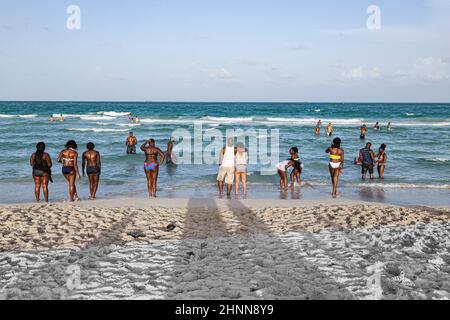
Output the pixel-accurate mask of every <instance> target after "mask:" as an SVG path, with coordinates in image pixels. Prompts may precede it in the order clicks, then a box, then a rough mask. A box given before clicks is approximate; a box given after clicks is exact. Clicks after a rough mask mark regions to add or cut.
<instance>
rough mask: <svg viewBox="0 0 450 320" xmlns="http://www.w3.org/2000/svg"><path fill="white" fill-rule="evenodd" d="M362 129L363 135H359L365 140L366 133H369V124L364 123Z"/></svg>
mask: <svg viewBox="0 0 450 320" xmlns="http://www.w3.org/2000/svg"><path fill="white" fill-rule="evenodd" d="M360 130H361V135H360V136H359V138H360V139H361V140H364V139H365V138H366V133H367V126H366V125H365V124H363V125H362V126H361V128H360Z"/></svg>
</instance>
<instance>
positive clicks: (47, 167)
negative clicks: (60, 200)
mask: <svg viewBox="0 0 450 320" xmlns="http://www.w3.org/2000/svg"><path fill="white" fill-rule="evenodd" d="M44 151H45V143H44V142H39V143H38V144H37V145H36V152H35V153H33V154H32V155H31V158H30V165H31V166H32V167H33V179H34V194H35V196H36V201H37V202H39V201H40V196H41V186H42V191H43V193H44V200H45V202H48V182H49V181H51V179H52V178H51V174H52V171H51V167H52V159H50V156H49V155H48V153H46V152H44Z"/></svg>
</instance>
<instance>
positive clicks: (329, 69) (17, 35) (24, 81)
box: [0, 0, 450, 102]
mask: <svg viewBox="0 0 450 320" xmlns="http://www.w3.org/2000/svg"><path fill="white" fill-rule="evenodd" d="M71 4H75V5H78V6H79V7H80V9H81V29H80V30H68V29H67V28H66V20H67V18H68V17H69V15H68V14H67V13H66V9H67V7H68V6H69V5H71ZM372 4H375V5H378V6H379V7H380V9H381V30H378V31H371V30H368V29H367V27H366V21H367V18H368V17H369V15H368V14H367V13H366V9H367V7H368V6H369V5H372ZM449 16H450V0H408V1H406V0H397V1H392V0H391V1H385V0H382V1H381V0H372V1H347V0H343V1H300V0H298V1H294V0H290V1H286V0H278V1H264V0H259V1H253V0H248V1H235V0H228V1H218V0H217V1H213V0H209V1H200V0H184V1H172V0H164V1H163V0H160V1H152V0H148V1H126V2H125V1H121V2H119V1H92V0H91V1H86V0H82V1H81V0H78V1H77V0H72V1H61V0H40V1H24V0H14V1H12V0H11V1H5V0H0V100H90V101H92V100H111V101H116V100H121V101H125V100H127V101H149V100H152V101H158V100H163V101H317V102H321V101H336V102H340V101H348V102H352V101H355V102H357V101H368V102H369V101H380V102H383V101H392V102H402V101H404V102H450V90H449V88H450V40H449V39H450V22H449V20H448V17H449Z"/></svg>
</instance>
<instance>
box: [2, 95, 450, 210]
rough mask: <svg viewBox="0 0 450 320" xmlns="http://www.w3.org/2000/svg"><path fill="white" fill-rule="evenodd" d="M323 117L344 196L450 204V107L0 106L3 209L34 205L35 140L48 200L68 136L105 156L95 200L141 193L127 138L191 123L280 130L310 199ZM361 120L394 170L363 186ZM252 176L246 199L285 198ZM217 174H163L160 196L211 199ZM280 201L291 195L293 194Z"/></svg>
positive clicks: (318, 173) (200, 168)
mask: <svg viewBox="0 0 450 320" xmlns="http://www.w3.org/2000/svg"><path fill="white" fill-rule="evenodd" d="M60 113H61V114H63V115H64V116H65V122H64V123H63V124H60V123H58V119H55V123H54V124H50V123H49V115H50V114H60ZM129 113H131V114H137V115H139V116H141V118H142V121H141V124H139V125H133V124H131V123H130V122H129V120H128V114H129ZM318 119H321V120H322V121H323V123H324V125H326V124H327V123H328V122H332V123H333V124H334V128H335V136H339V137H340V138H341V139H342V140H343V148H344V149H345V151H346V166H345V170H344V173H343V175H342V177H341V182H342V183H341V192H342V193H343V194H348V195H351V194H361V193H365V192H367V190H369V192H370V190H373V191H374V192H376V193H377V192H379V191H380V190H382V192H383V195H384V196H385V195H386V194H387V195H389V194H396V193H395V192H397V194H398V192H403V193H404V196H408V194H412V193H417V194H423V193H422V191H421V190H425V191H426V192H427V193H428V194H434V195H436V194H441V195H443V196H444V197H448V195H449V194H450V182H449V181H450V139H449V133H450V104H350V103H329V104H316V103H279V104H276V103H159V102H158V103H156V102H155V103H150V102H149V103H131V102H130V103H103V102H83V103H81V102H80V103H79V102H0V132H1V135H0V180H1V183H0V191H1V195H2V196H1V200H0V202H17V201H30V200H33V185H32V179H31V170H30V167H29V164H28V159H29V156H30V155H31V153H32V152H33V151H34V148H35V145H36V143H37V142H38V141H45V142H46V144H47V152H48V153H49V154H50V155H51V157H52V159H53V160H54V161H55V163H54V180H55V183H54V184H52V185H51V186H50V188H51V189H50V190H51V198H52V199H53V200H61V199H65V198H67V186H66V183H65V180H64V178H63V177H62V175H61V173H60V167H59V165H58V164H56V160H55V159H56V157H57V155H58V153H59V151H60V150H61V149H62V148H63V146H64V144H65V142H66V141H67V140H69V139H74V140H76V141H77V143H78V144H79V148H80V151H84V146H85V145H86V143H87V142H89V141H93V142H94V143H95V144H96V146H97V149H98V150H99V151H100V152H101V154H102V156H103V174H102V184H101V188H100V191H99V196H102V197H112V196H117V195H121V196H145V194H146V185H145V176H144V174H143V168H142V164H143V162H144V156H143V155H142V154H138V155H136V156H127V155H126V154H125V145H124V142H125V139H126V136H127V134H128V132H129V131H130V130H132V131H134V133H135V135H136V136H137V137H138V139H139V140H140V141H142V140H143V139H148V138H154V139H155V140H156V142H157V145H158V146H160V147H161V148H162V149H163V150H165V146H166V143H167V140H168V138H169V137H170V136H171V135H172V133H173V132H174V130H176V129H186V130H188V131H189V132H192V134H193V129H194V120H197V121H202V123H203V130H204V132H208V131H210V130H213V129H218V130H220V131H221V132H223V133H224V134H225V131H226V130H227V129H238V128H241V129H243V130H248V129H256V130H259V129H269V130H270V129H278V130H279V132H280V145H279V153H280V159H281V160H282V159H284V158H286V157H288V149H289V147H290V146H293V145H296V146H298V147H299V149H300V156H301V158H302V160H303V162H304V164H305V169H304V172H303V175H302V178H303V181H304V183H306V185H305V186H304V188H302V189H301V190H300V191H298V193H297V195H298V194H302V195H304V194H308V192H309V193H310V194H316V195H317V196H319V195H320V194H324V195H325V196H328V191H329V190H328V189H329V176H328V171H327V156H326V154H325V153H324V150H325V148H326V147H327V146H329V145H330V143H331V139H330V138H327V137H325V134H324V131H325V128H323V129H322V133H321V135H320V137H318V138H316V137H315V135H314V127H315V124H316V122H317V120H318ZM375 121H379V122H380V124H381V126H382V130H381V131H380V132H376V131H374V130H372V129H371V128H372V127H373V124H374V123H375ZM388 121H391V122H392V124H393V127H394V131H393V132H392V133H388V132H387V130H386V124H387V122H388ZM362 123H367V124H368V126H369V128H370V129H369V131H368V134H367V139H366V141H370V142H372V143H373V145H374V149H375V150H377V149H378V146H379V145H380V144H381V143H385V144H386V145H387V153H388V156H389V163H388V166H387V168H386V172H385V179H384V181H383V182H382V183H379V182H377V181H375V182H373V183H371V182H369V181H366V182H362V181H361V180H360V172H359V170H360V167H357V166H354V165H353V159H354V158H355V157H356V156H357V154H358V150H359V149H360V148H361V147H363V145H364V143H365V142H364V141H361V140H360V139H359V129H358V128H359V126H360V125H361V124H362ZM269 133H270V132H269ZM204 145H206V144H204ZM79 165H80V168H81V164H79ZM250 169H251V170H250V171H251V175H250V177H249V181H250V186H249V191H250V197H255V198H256V197H258V196H260V195H262V194H264V195H271V194H274V195H276V196H277V197H278V196H279V192H278V187H277V184H278V178H277V176H276V175H261V174H260V173H259V169H260V167H259V165H257V164H255V165H252V166H251V168H250ZM216 171H217V165H214V164H212V165H205V164H203V165H187V164H185V165H179V166H178V167H176V168H167V167H163V168H162V169H161V173H160V179H159V192H160V193H159V195H160V196H191V197H196V196H198V197H202V196H212V195H215V194H216V189H215V176H216ZM79 189H80V194H81V195H82V196H85V195H87V192H88V191H87V189H88V188H87V182H86V181H85V180H84V181H82V182H81V183H80V184H79ZM308 190H309V191H308ZM405 190H406V191H407V190H414V191H411V192H412V193H409V192H405ZM281 196H282V197H288V198H289V197H291V195H290V194H288V195H281ZM366 196H367V195H366ZM375 198H376V197H375Z"/></svg>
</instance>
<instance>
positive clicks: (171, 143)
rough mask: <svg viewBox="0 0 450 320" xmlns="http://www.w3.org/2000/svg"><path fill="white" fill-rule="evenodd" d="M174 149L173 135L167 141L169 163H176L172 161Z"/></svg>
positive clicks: (167, 160) (167, 159)
mask: <svg viewBox="0 0 450 320" xmlns="http://www.w3.org/2000/svg"><path fill="white" fill-rule="evenodd" d="M172 150H173V140H172V137H171V138H170V139H169V142H167V152H166V163H167V164H174V163H173V161H172Z"/></svg>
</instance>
